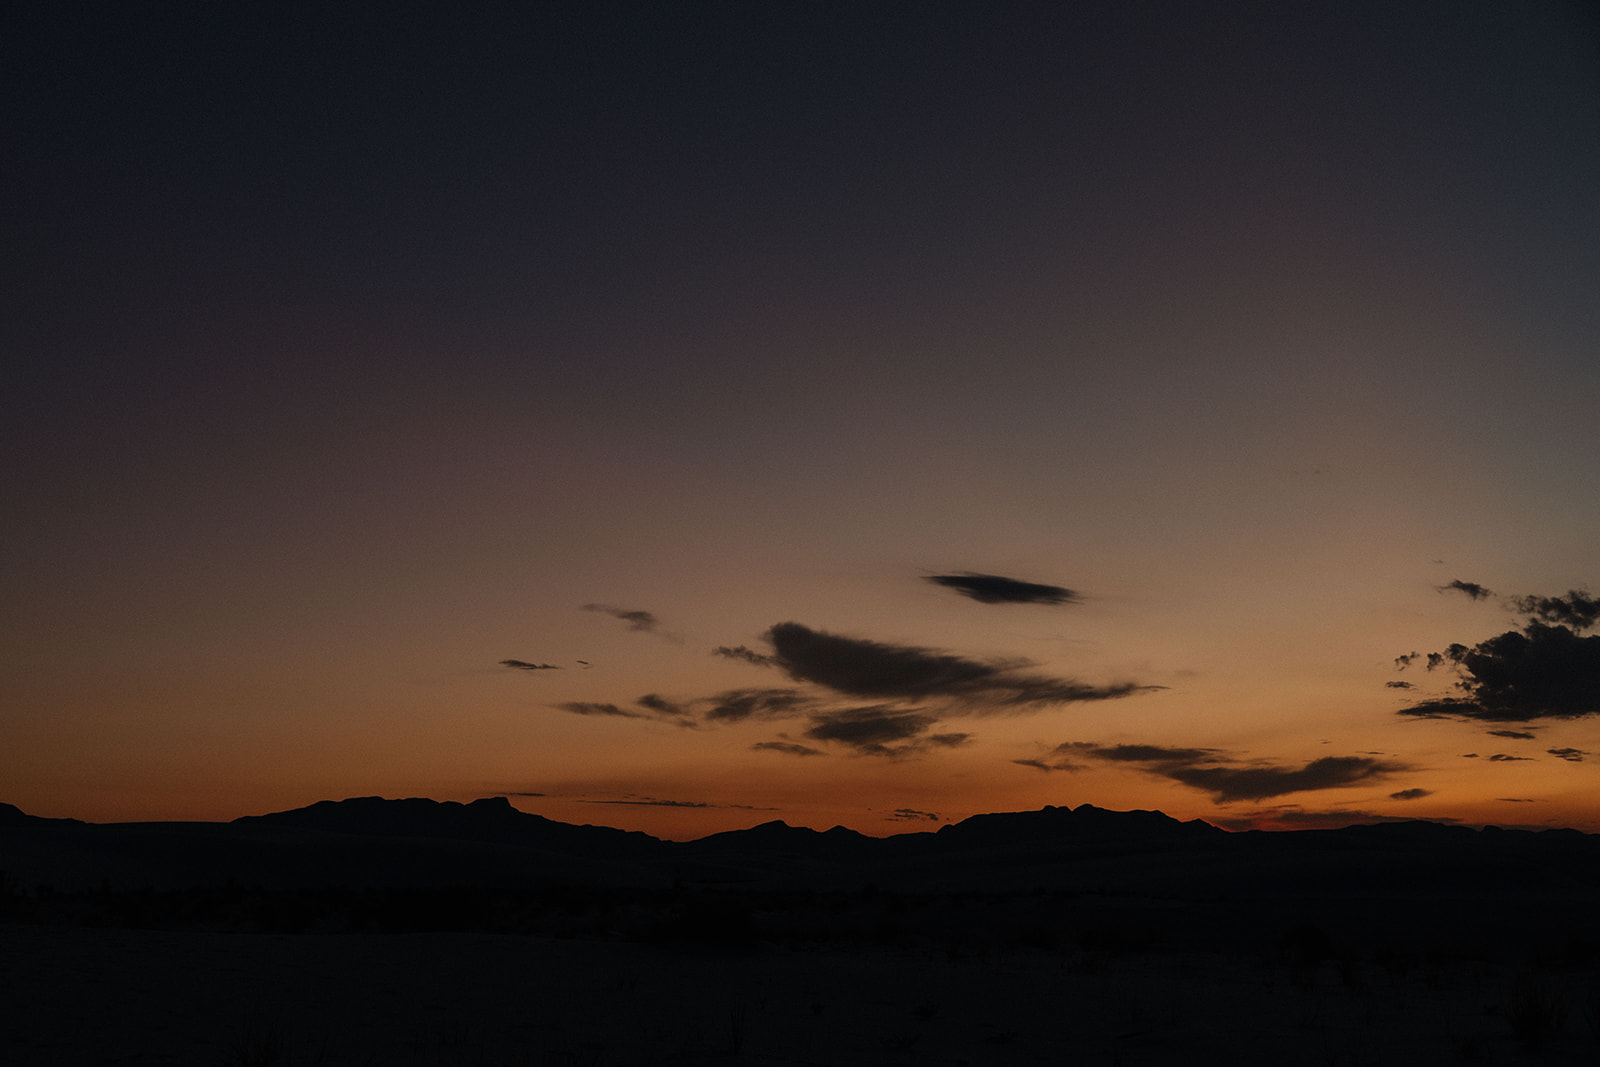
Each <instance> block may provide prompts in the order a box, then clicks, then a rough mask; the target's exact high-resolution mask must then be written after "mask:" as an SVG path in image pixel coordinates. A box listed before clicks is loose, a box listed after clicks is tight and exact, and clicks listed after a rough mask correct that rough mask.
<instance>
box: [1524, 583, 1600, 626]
mask: <svg viewBox="0 0 1600 1067" xmlns="http://www.w3.org/2000/svg"><path fill="white" fill-rule="evenodd" d="M1512 604H1513V605H1514V606H1515V607H1516V610H1518V611H1520V612H1521V613H1522V614H1524V615H1529V616H1532V617H1533V618H1535V619H1538V620H1540V621H1541V622H1547V623H1556V624H1558V625H1561V626H1570V627H1572V628H1573V629H1574V630H1587V629H1588V628H1589V627H1591V626H1593V625H1594V624H1595V622H1596V621H1597V620H1600V598H1596V597H1592V596H1590V595H1589V594H1587V593H1584V592H1580V591H1579V590H1576V589H1573V590H1570V591H1569V592H1568V593H1567V595H1566V596H1564V597H1561V596H1524V597H1514V598H1512Z"/></svg>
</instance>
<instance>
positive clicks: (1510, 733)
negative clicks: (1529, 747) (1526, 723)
mask: <svg viewBox="0 0 1600 1067" xmlns="http://www.w3.org/2000/svg"><path fill="white" fill-rule="evenodd" d="M1489 736H1490V737H1506V738H1510V739H1511V740H1513V741H1532V740H1533V735H1532V734H1530V733H1528V732H1527V731H1525V730H1490V731H1489Z"/></svg>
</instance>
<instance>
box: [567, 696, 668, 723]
mask: <svg viewBox="0 0 1600 1067" xmlns="http://www.w3.org/2000/svg"><path fill="white" fill-rule="evenodd" d="M554 707H557V708H560V709H561V710H562V711H565V712H568V713H570V714H573V715H598V716H610V717H613V718H618V719H644V718H648V716H646V715H644V714H642V713H640V712H637V711H629V710H627V709H626V708H620V707H618V706H617V705H615V704H601V703H596V702H594V701H591V700H569V701H567V702H566V703H564V704H556V705H554Z"/></svg>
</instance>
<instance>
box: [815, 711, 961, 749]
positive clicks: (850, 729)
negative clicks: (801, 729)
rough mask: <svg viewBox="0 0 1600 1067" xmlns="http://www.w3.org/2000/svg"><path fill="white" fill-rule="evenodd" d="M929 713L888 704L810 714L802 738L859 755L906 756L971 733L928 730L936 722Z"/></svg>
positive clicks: (956, 741) (950, 743)
mask: <svg viewBox="0 0 1600 1067" xmlns="http://www.w3.org/2000/svg"><path fill="white" fill-rule="evenodd" d="M938 722H939V720H938V719H936V718H935V717H934V716H932V715H927V714H923V713H922V712H917V711H906V710H904V709H902V708H897V707H893V706H891V705H878V706H874V707H865V708H844V709H841V710H838V711H827V712H822V713H820V714H817V715H813V716H811V725H810V727H809V728H807V730H806V732H805V737H806V738H808V739H809V740H812V741H828V742H832V743H835V744H840V745H844V746H845V747H846V748H850V749H854V750H855V753H856V754H857V755H860V756H890V757H901V756H910V755H914V754H916V753H918V752H922V751H924V750H926V749H929V748H954V747H956V746H958V745H964V744H966V743H967V742H968V741H969V740H971V739H972V735H971V734H964V733H939V734H930V733H929V732H928V731H929V730H930V729H932V728H933V727H934V726H936V725H938Z"/></svg>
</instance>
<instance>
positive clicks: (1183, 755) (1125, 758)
mask: <svg viewBox="0 0 1600 1067" xmlns="http://www.w3.org/2000/svg"><path fill="white" fill-rule="evenodd" d="M1055 751H1056V752H1058V753H1069V752H1081V753H1083V754H1084V755H1087V756H1093V757H1094V758H1095V759H1101V760H1109V761H1111V762H1114V763H1202V762H1210V761H1213V760H1216V759H1218V758H1220V757H1219V755H1218V753H1217V750H1216V749H1212V748H1168V747H1166V746H1165V745H1095V744H1090V743H1089V742H1087V741H1068V742H1066V743H1065V744H1061V745H1057V746H1056V748H1055Z"/></svg>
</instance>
